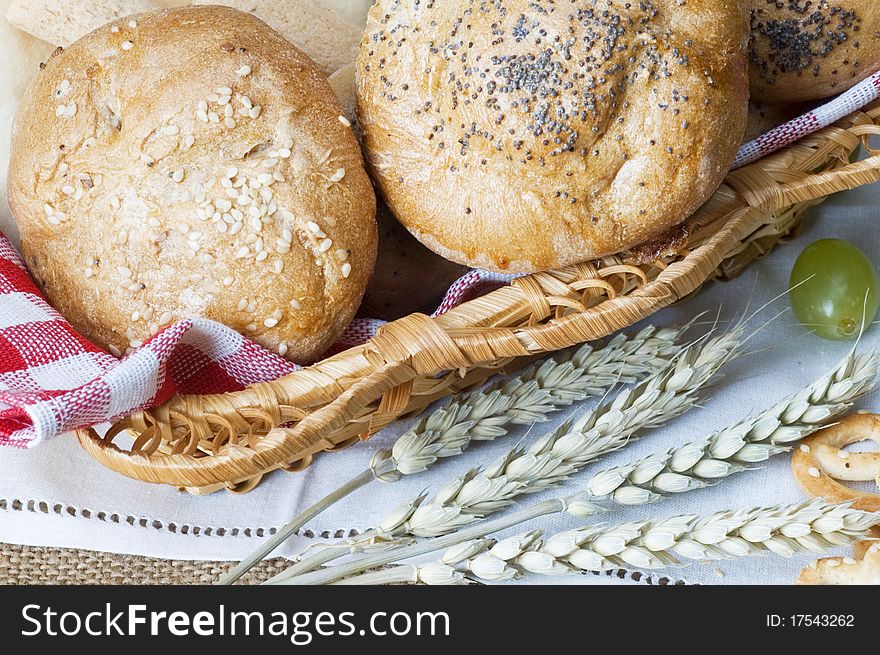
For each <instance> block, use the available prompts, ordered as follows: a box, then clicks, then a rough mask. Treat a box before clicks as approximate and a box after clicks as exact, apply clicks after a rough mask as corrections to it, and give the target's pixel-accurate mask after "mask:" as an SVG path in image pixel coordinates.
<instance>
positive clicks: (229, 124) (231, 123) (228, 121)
mask: <svg viewBox="0 0 880 655" xmlns="http://www.w3.org/2000/svg"><path fill="white" fill-rule="evenodd" d="M223 124H224V125H225V126H226V127H228V128H229V129H230V130H232V129H235V126H236V125H237V123H236V122H235V119H234V118H229V116H227V117H226V118H224V119H223Z"/></svg>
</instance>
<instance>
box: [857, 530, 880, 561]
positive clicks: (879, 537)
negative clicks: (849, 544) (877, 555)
mask: <svg viewBox="0 0 880 655" xmlns="http://www.w3.org/2000/svg"><path fill="white" fill-rule="evenodd" d="M868 536H869V537H870V538H869V539H865V540H864V541H859V542H856V545H855V546H853V557H855V558H856V559H865V553H867V552H868V549H870V548H871V546H874V545H875V544H880V527H877V526H876V525H875V526H874V527H873V528H871V531H870V532H869V533H868Z"/></svg>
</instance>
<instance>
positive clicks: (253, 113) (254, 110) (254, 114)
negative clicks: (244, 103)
mask: <svg viewBox="0 0 880 655" xmlns="http://www.w3.org/2000/svg"><path fill="white" fill-rule="evenodd" d="M261 111H263V108H262V107H261V106H260V105H254V106H253V107H251V109H250V111H248V116H250V117H251V118H259V117H260V112H261Z"/></svg>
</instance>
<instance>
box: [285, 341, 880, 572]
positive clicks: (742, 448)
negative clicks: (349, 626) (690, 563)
mask: <svg viewBox="0 0 880 655" xmlns="http://www.w3.org/2000/svg"><path fill="white" fill-rule="evenodd" d="M877 365H878V355H877V353H876V352H869V353H866V354H863V355H857V354H856V353H855V352H854V351H853V352H850V353H849V354H848V355H847V356H846V357H845V358H844V359H843V360H841V362H840V363H839V364H838V366H837V367H835V368H834V369H833V370H832V371H831V372H830V373H828V374H826V375H824V376H823V377H821V378H820V379H819V380H817V381H815V382H814V383H813V384H811V385H809V386H807V387H805V388H804V389H803V390H801V391H800V392H798V393H796V394H794V395H792V396H790V397H789V398H788V399H786V400H784V401H782V402H780V403H777V404H776V405H775V406H774V407H772V408H771V409H769V410H767V411H765V412H761V413H759V414H757V415H756V416H754V417H753V418H751V419H747V420H745V421H741V422H739V423H737V424H734V425H733V426H731V427H729V428H727V429H725V430H722V431H720V432H718V433H716V434H714V435H712V436H710V437H708V438H707V439H704V440H700V441H698V442H694V443H692V444H686V445H685V446H682V447H681V448H678V449H675V450H673V451H672V454H673V455H674V454H675V453H678V454H679V455H680V456H681V457H684V455H685V454H688V453H690V460H689V461H690V464H691V468H692V469H694V470H695V471H697V472H701V473H702V475H707V474H708V473H709V472H711V471H714V472H715V475H716V476H720V477H724V476H726V475H731V474H733V473H734V472H736V471H738V470H744V469H743V468H742V467H741V466H739V465H738V464H736V462H735V461H734V460H735V458H741V459H742V460H743V461H746V460H748V461H761V460H759V459H758V458H759V456H765V458H766V457H769V456H770V455H772V454H775V453H776V452H781V447H780V446H777V445H776V444H777V443H791V442H793V441H795V440H797V439H799V438H802V437H803V436H805V435H806V434H807V433H808V432H810V431H812V430H815V429H817V428H818V427H819V425H820V424H821V423H823V422H826V421H828V420H829V419H831V418H833V416H835V415H836V414H839V413H840V412H842V411H844V409H845V408H846V407H847V406H848V405H849V403H851V402H853V401H854V400H855V399H857V398H858V397H859V396H860V395H862V394H864V393H866V392H867V391H869V390H870V389H871V388H872V386H873V384H874V382H875V376H876V371H877ZM737 439H739V441H737ZM703 445H705V446H707V450H705V453H706V454H707V455H708V457H706V458H701V457H696V456H695V455H694V453H695V452H696V453H703V452H704V451H703V450H702V449H700V448H697V446H703ZM713 446H714V447H713ZM734 446H736V447H734ZM750 446H758V447H760V448H759V449H758V450H755V449H754V448H750ZM722 448H726V452H727V453H729V457H730V459H731V461H730V462H728V461H726V460H725V459H718V457H720V456H721V455H722V454H723V453H724V452H725V451H723V450H722ZM664 454H666V453H664ZM762 454H763V455H762ZM656 457H659V456H655V457H652V458H646V460H647V461H648V462H654V461H655V459H656ZM643 461H644V460H639V462H637V463H636V465H632V466H631V467H618V468H616V469H609V471H612V472H613V471H618V470H619V469H623V470H627V471H629V470H630V469H632V471H635V470H638V471H641V472H642V473H646V472H648V471H652V472H653V473H654V474H655V475H654V477H651V476H647V477H646V478H645V479H644V480H642V482H644V483H647V482H648V481H649V480H651V479H654V478H657V479H659V480H661V481H662V480H663V479H664V478H660V477H658V476H660V475H664V471H663V470H662V469H661V467H658V466H654V467H653V468H652V467H650V466H648V465H647V464H645V465H644V466H639V465H638V464H639V463H640V462H643ZM664 461H665V460H664ZM675 461H676V459H675V458H674V457H671V458H670V459H669V463H670V464H672V463H673V462H675ZM677 461H678V462H679V463H682V462H684V461H685V460H683V459H679V460H677ZM701 461H702V462H704V465H703V466H700V467H698V466H697V464H698V463H699V462H701ZM728 465H729V466H728ZM676 468H677V470H676V471H675V475H680V474H681V473H682V471H686V470H687V469H684V468H683V467H682V466H677V467H676ZM630 472H631V471H630ZM721 473H723V474H724V475H721ZM621 478H623V479H624V480H627V479H630V478H629V477H627V476H623V475H618V476H616V477H615V476H614V475H613V474H608V473H607V472H605V473H600V474H597V475H596V476H594V477H593V478H592V479H591V482H592V481H597V483H596V484H593V485H592V488H591V489H590V490H591V491H592V494H591V493H578V494H574V495H571V496H569V497H566V498H562V499H556V500H555V501H546V502H545V503H541V504H539V505H537V506H534V508H541V511H540V513H536V514H534V515H531V517H534V516H543V515H548V514H554V513H560V512H563V511H565V512H568V513H570V514H573V515H575V516H579V517H587V516H594V515H595V514H598V513H600V512H603V511H606V509H607V508H604V507H602V506H600V505H598V504H596V500H597V498H596V497H595V492H596V490H597V489H598V483H599V482H602V483H603V484H606V485H607V484H611V483H614V481H615V480H616V481H617V482H618V486H621V484H622V483H619V480H620V479H621ZM715 479H719V477H716V478H715ZM633 480H635V481H639V477H638V476H635V477H634V478H633ZM672 482H673V480H672V479H670V480H669V482H668V483H662V482H661V484H663V488H664V489H666V490H671V489H673V488H677V489H678V490H679V491H680V492H683V491H687V490H689V489H693V488H697V487H698V486H702V485H701V484H693V485H690V486H689V485H687V484H681V483H679V484H678V485H677V486H676V485H674V484H672ZM702 484H705V482H702ZM588 486H589V485H588ZM614 489H615V487H614V486H613V484H612V486H611V487H609V488H608V489H607V490H606V491H608V493H609V494H611V496H610V497H611V498H612V499H613V500H617V501H618V502H621V501H623V500H624V499H626V498H641V499H642V500H643V502H649V500H657V499H659V498H660V497H662V496H661V494H660V493H656V492H655V493H654V495H653V496H651V495H649V494H644V493H643V494H641V495H638V494H637V493H635V492H627V494H619V495H617V496H616V497H615V496H614V494H613V491H614ZM421 499H422V497H419V498H417V499H416V500H415V501H413V502H411V503H409V504H408V505H406V506H402V507H400V508H398V510H397V511H396V513H393V515H392V517H389V522H392V521H397V522H398V523H399V525H404V524H405V523H406V522H407V521H408V520H409V519H408V517H410V516H412V515H413V514H414V512H415V511H416V510H417V509H418V508H419V504H420V502H421ZM553 503H555V505H553ZM545 505H546V507H543V506H545ZM551 505H552V506H551ZM497 524H498V522H497V521H496V522H489V523H488V524H486V523H485V522H484V523H483V525H482V532H481V531H480V529H481V526H480V525H475V526H470V528H469V529H468V530H465V531H464V532H466V533H467V535H466V536H462V534H459V535H458V537H459V538H458V539H453V540H452V541H449V544H448V545H452V544H454V543H458V542H461V541H464V540H466V539H470V538H483V537H484V536H485V535H487V534H491V533H492V532H494V531H497V530H500V529H503V528H506V527H510V526H511V525H515V524H516V522H515V521H511V520H507V521H506V522H504V521H502V524H501V526H500V527H499V526H498V525H497ZM388 527H392V528H393V527H394V526H388ZM451 536H452V537H455V535H451ZM445 545H447V544H445V543H443V542H442V540H441V545H437V546H436V547H434V548H433V549H434V550H438V549H440V548H442V547H445ZM412 548H416V549H418V550H419V551H420V553H422V552H430V550H431V549H432V548H431V547H430V546H428V547H426V546H424V545H417V546H415V547H411V548H410V550H412ZM344 552H346V549H345V548H341V549H339V550H337V551H335V553H336V554H344ZM406 552H407V551H406V549H403V550H399V551H398V552H397V553H396V556H397V559H394V557H391V558H390V559H389V560H388V561H385V562H382V563H383V564H385V563H391V562H394V561H399V560H400V559H405V558H406V557H407V555H406ZM325 555H326V553H325ZM329 559H332V557H331V558H329ZM329 559H326V558H325V560H324V561H329ZM320 563H321V562H319V564H320ZM288 571H289V572H287V573H283V574H280V575H279V576H278V578H279V581H282V580H285V579H290V578H294V577H295V576H296V575H297V574H298V573H302V571H301V570H300V571H297V570H296V569H295V568H294V569H293V570H291V569H289V570H288Z"/></svg>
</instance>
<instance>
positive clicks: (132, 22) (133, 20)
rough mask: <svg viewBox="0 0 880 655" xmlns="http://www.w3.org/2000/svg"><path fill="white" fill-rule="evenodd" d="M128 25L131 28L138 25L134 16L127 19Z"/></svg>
mask: <svg viewBox="0 0 880 655" xmlns="http://www.w3.org/2000/svg"><path fill="white" fill-rule="evenodd" d="M128 26H129V27H130V28H131V29H134V28H135V27H137V26H138V24H137V21H136V20H135V19H134V18H132V19H131V20H130V21H128Z"/></svg>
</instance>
